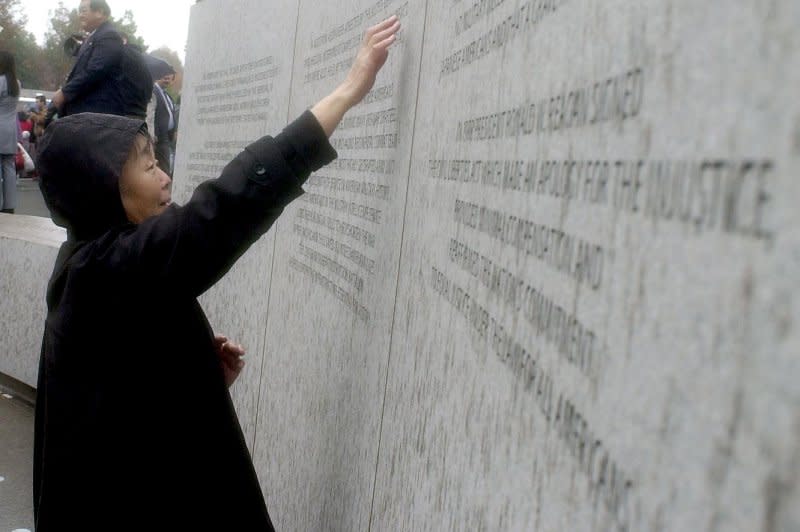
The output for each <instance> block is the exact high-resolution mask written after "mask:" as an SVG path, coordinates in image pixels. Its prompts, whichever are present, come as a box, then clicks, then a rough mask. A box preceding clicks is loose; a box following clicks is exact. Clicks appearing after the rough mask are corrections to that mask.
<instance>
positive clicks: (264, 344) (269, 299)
mask: <svg viewBox="0 0 800 532" xmlns="http://www.w3.org/2000/svg"><path fill="white" fill-rule="evenodd" d="M301 1H302V0H297V16H296V17H295V20H294V46H293V48H292V64H291V66H290V67H289V68H290V69H291V70H289V73H290V74H289V101H288V103H287V104H286V123H287V124H288V123H289V118H290V116H289V113H291V112H292V86H293V85H294V60H295V58H296V57H297V33H298V30H299V29H300V2H301ZM280 219H281V217H280V216H279V217H278V219H277V220H275V225H274V228H275V234H274V236H273V238H272V264H270V267H269V288H268V289H267V315H266V317H265V319H264V336H263V338H262V339H261V355H262V357H261V372H260V373H259V375H258V399H257V400H256V426H255V428H254V429H253V446H252V447H251V449H253V455H254V456H255V454H256V441H257V440H258V425H259V419H260V418H259V416H258V414H259V410H260V408H261V387H262V386H263V381H264V364H266V363H267V332H268V331H269V315H270V312H269V310H270V306H271V305H272V277H273V274H274V273H275V255H277V254H278V253H277V250H276V248H277V247H278V229H279V228H280Z"/></svg>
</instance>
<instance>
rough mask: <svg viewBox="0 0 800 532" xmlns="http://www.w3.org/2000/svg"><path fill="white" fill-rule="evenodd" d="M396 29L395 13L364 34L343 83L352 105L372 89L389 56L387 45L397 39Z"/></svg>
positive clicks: (397, 25)
mask: <svg viewBox="0 0 800 532" xmlns="http://www.w3.org/2000/svg"><path fill="white" fill-rule="evenodd" d="M398 31H400V19H398V18H397V15H392V16H391V17H389V18H387V19H386V20H384V21H383V22H380V23H378V24H376V25H374V26H372V27H371V28H370V29H368V30H367V32H366V33H365V34H364V40H363V42H362V43H361V48H360V49H359V50H358V55H356V60H355V61H354V62H353V66H352V67H351V68H350V73H349V74H348V75H347V79H346V80H345V82H344V84H343V86H344V88H345V90H346V91H349V93H350V98H351V104H352V105H356V104H357V103H359V102H360V101H361V100H363V99H364V96H366V95H367V93H368V92H369V91H370V89H372V86H373V85H374V84H375V77H376V76H377V75H378V72H379V71H380V69H381V67H383V65H384V64H385V63H386V58H388V57H389V47H390V46H391V45H392V44H393V43H394V42H395V40H397V32H398Z"/></svg>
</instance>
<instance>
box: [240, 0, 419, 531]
mask: <svg viewBox="0 0 800 532" xmlns="http://www.w3.org/2000/svg"><path fill="white" fill-rule="evenodd" d="M424 8H425V6H424V3H422V2H407V1H402V0H381V1H376V0H358V1H351V2H311V1H301V3H300V16H299V22H298V30H297V43H296V48H295V60H294V74H293V82H292V100H291V112H290V116H291V117H294V116H297V115H299V114H300V113H301V112H303V110H304V109H306V108H308V107H310V106H311V105H313V104H314V103H315V102H316V101H317V100H318V99H320V98H321V97H323V96H324V95H326V94H327V93H328V92H330V91H331V90H332V89H333V88H334V87H335V86H336V85H337V84H338V83H340V82H341V81H342V80H344V78H345V76H346V74H347V71H348V70H349V67H350V65H351V63H352V61H353V58H354V57H355V53H356V51H357V49H358V47H359V45H360V43H361V40H362V38H363V34H364V30H365V29H366V28H367V27H368V26H369V25H371V24H374V23H376V22H378V21H380V20H382V19H384V18H385V17H387V16H389V15H390V14H392V13H399V14H400V15H401V16H402V17H403V21H404V25H405V26H404V27H405V28H406V29H405V30H404V31H403V33H402V37H401V38H400V40H399V42H398V43H397V44H396V45H395V46H394V47H393V50H392V54H391V55H390V58H389V60H388V62H387V64H386V66H385V67H384V69H383V70H382V71H381V73H380V75H379V76H378V79H377V81H376V83H375V86H374V88H373V90H372V92H371V93H370V94H368V95H367V97H366V98H365V100H364V101H363V102H362V103H361V104H360V105H359V106H357V107H356V108H354V109H352V110H351V111H350V113H348V115H347V116H346V117H345V119H344V121H343V122H342V124H341V125H340V127H339V129H338V130H337V132H336V133H335V134H334V136H333V137H332V140H331V143H332V144H333V146H334V147H335V148H336V149H337V151H338V153H339V159H338V160H337V161H335V162H334V163H333V164H331V165H330V166H328V167H326V168H324V169H322V170H320V171H319V172H318V173H316V174H314V175H312V176H311V178H310V179H309V181H308V183H307V184H306V186H305V189H306V191H307V193H306V194H305V195H304V196H303V197H301V198H300V199H298V200H297V201H296V202H295V203H294V204H293V205H292V206H290V208H289V209H287V210H286V212H285V213H284V214H283V217H282V218H281V219H280V220H279V222H278V234H277V240H276V246H275V249H276V253H275V266H274V270H273V286H272V295H271V300H270V309H269V318H268V327H267V336H266V351H265V357H264V369H263V378H262V391H261V402H260V403H259V419H258V430H257V438H256V446H255V453H254V459H255V463H256V469H257V470H258V472H259V474H260V476H261V479H262V487H263V489H264V491H265V494H266V497H267V503H268V505H269V507H270V511H271V512H272V514H273V516H274V519H275V521H276V526H277V527H278V528H280V529H286V530H365V529H366V528H367V526H368V522H369V511H370V502H371V499H372V486H373V481H374V476H375V464H376V457H377V453H378V434H379V429H380V419H381V410H382V406H383V392H384V388H385V379H386V364H387V357H388V352H389V335H390V330H391V325H392V314H393V308H394V298H395V290H396V281H397V268H398V261H399V255H400V239H401V235H402V225H401V222H402V218H403V208H404V205H405V194H406V183H407V176H408V165H409V157H410V151H411V127H412V125H413V122H414V106H415V102H416V90H417V80H418V71H419V60H420V54H421V51H420V46H421V42H422V30H423V22H424Z"/></svg>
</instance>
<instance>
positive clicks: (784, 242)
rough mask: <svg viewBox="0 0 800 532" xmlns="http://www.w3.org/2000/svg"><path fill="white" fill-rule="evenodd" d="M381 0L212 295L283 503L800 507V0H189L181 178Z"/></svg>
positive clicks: (611, 517) (295, 524)
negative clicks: (302, 167)
mask: <svg viewBox="0 0 800 532" xmlns="http://www.w3.org/2000/svg"><path fill="white" fill-rule="evenodd" d="M232 11H235V12H237V13H242V14H246V16H245V17H242V18H241V19H238V18H237V20H240V22H237V23H236V24H221V23H220V21H221V20H223V18H225V17H228V18H229V15H230V13H231V12H232ZM392 13H398V14H399V15H400V16H401V18H402V21H403V27H404V29H403V30H402V33H401V37H400V39H399V42H398V43H397V44H396V45H395V46H394V48H393V50H392V53H391V56H390V59H389V61H388V63H387V65H386V66H385V67H384V69H383V71H382V72H381V74H380V75H379V77H378V80H377V82H376V84H375V87H374V89H373V90H372V92H371V93H370V94H369V95H368V96H367V97H366V99H365V101H364V102H362V103H361V104H360V105H359V106H357V107H356V108H354V109H352V110H351V111H350V113H348V115H347V116H346V118H345V119H344V121H343V122H342V124H341V125H340V127H339V128H338V130H337V131H336V133H335V134H334V135H333V137H332V139H331V143H332V145H333V146H334V147H335V148H336V149H337V151H338V153H339V158H338V159H337V160H336V161H335V162H334V163H332V164H331V165H329V166H327V167H326V168H324V169H322V170H320V171H319V172H317V173H316V174H314V175H312V176H311V178H310V179H309V181H308V183H307V184H306V185H305V187H304V188H305V189H306V192H307V193H306V194H305V195H304V196H303V197H301V198H300V199H298V200H297V201H296V202H294V203H293V204H292V205H291V206H290V207H289V208H288V209H287V210H286V211H285V212H284V214H283V216H282V217H281V218H280V219H279V221H278V223H277V225H276V227H275V228H273V230H271V231H270V232H269V233H268V234H267V235H266V236H265V237H264V238H263V239H262V240H261V241H260V242H259V243H258V244H257V245H256V246H254V248H253V249H252V250H250V251H249V252H248V253H247V254H246V255H245V257H244V258H243V259H242V261H240V262H239V263H238V264H237V265H236V267H234V269H233V270H232V271H231V272H230V273H229V274H228V275H227V276H226V277H225V279H223V280H222V281H221V282H220V283H219V284H218V285H217V286H216V287H215V288H213V289H212V290H210V291H209V292H208V293H207V294H205V295H204V296H203V297H202V299H201V301H202V303H203V306H204V308H205V309H206V311H207V312H208V314H209V317H210V319H211V321H212V324H213V325H214V327H215V329H216V330H217V331H218V332H224V333H226V334H227V335H229V336H230V337H231V338H233V339H235V340H237V341H241V342H242V343H245V345H246V346H247V347H248V351H249V354H248V360H249V363H248V367H247V369H246V371H245V373H244V374H243V376H242V378H241V379H240V380H239V382H237V384H236V385H235V386H234V387H233V388H232V394H233V396H234V398H235V401H236V404H237V408H238V411H239V414H240V417H241V420H242V425H243V427H244V428H245V432H246V433H247V435H248V438H249V440H250V441H251V442H252V447H251V449H252V452H253V459H254V463H255V465H256V469H257V471H258V473H259V476H260V478H261V483H262V487H263V490H264V493H265V496H266V498H267V504H268V506H269V507H270V511H271V513H272V514H273V518H274V520H275V522H276V525H277V526H278V527H279V528H280V529H287V530H370V529H372V530H543V531H560V530H626V531H628V530H630V531H633V530H654V531H658V530H748V531H750V530H762V531H778V530H781V531H783V530H786V531H789V530H798V529H800V486H799V485H798V484H799V483H800V384H798V381H799V380H800V333H798V329H797V327H796V326H795V322H797V321H798V319H800V302H798V295H799V294H800V210H798V209H797V208H796V205H795V204H796V203H797V201H798V200H799V199H800V180H798V171H799V170H800V103H798V99H797V97H796V93H797V88H798V87H800V33H798V32H797V31H796V28H795V26H796V22H797V21H800V4H798V3H797V2H794V1H792V0H775V1H773V2H768V3H764V2H756V1H753V0H750V1H746V0H735V1H733V2H721V1H711V2H692V1H690V0H670V1H655V0H643V1H638V2H634V1H631V0H614V1H609V2H602V3H598V2H589V1H587V0H527V1H526V0H516V1H513V2H505V1H503V0H497V1H480V0H474V1H468V0H441V1H431V0H428V1H422V0H351V1H344V0H341V1H339V0H337V1H329V2H324V3H323V2H310V1H308V0H296V1H291V2H290V1H283V2H272V3H270V5H269V7H268V8H265V7H264V3H262V2H256V1H248V0H241V1H237V2H222V1H221V0H205V1H204V2H202V3H200V4H198V5H196V6H195V7H194V8H193V14H192V22H191V30H190V42H189V47H188V50H187V61H186V62H187V69H186V72H187V74H186V81H185V85H184V87H185V88H184V96H183V108H182V122H181V129H180V139H179V145H178V155H177V161H176V162H177V173H176V178H175V189H176V197H177V198H178V199H179V200H187V199H188V198H189V197H190V193H191V190H192V189H193V188H194V187H195V186H196V185H197V184H198V183H200V182H201V181H202V180H204V179H207V178H211V177H215V176H216V175H217V174H218V173H219V170H220V169H221V168H222V166H223V165H224V163H225V162H226V161H227V160H229V159H230V158H231V157H232V156H233V155H235V153H236V150H238V149H240V148H241V147H243V146H244V145H246V143H247V142H248V141H250V140H253V139H255V138H257V137H258V136H260V135H263V134H267V133H275V132H278V131H279V130H280V129H281V128H282V127H283V126H284V125H285V124H286V123H288V122H289V121H290V120H292V119H293V118H294V117H296V116H297V115H299V114H300V113H301V112H302V111H303V110H305V109H307V108H308V107H310V106H311V105H313V104H314V103H315V102H316V101H317V100H318V99H320V98H321V97H322V96H324V95H325V94H327V93H328V92H329V91H330V90H332V89H333V88H334V87H335V86H336V84H337V83H338V82H340V81H341V80H342V79H343V78H344V76H345V75H346V72H347V70H348V68H349V65H350V63H351V61H352V59H353V57H354V55H355V51H356V49H357V47H358V44H359V42H360V39H361V36H362V34H363V30H364V29H365V28H366V27H367V26H369V25H371V24H373V23H375V22H377V21H379V20H381V19H383V18H385V17H386V16H388V15H390V14H392Z"/></svg>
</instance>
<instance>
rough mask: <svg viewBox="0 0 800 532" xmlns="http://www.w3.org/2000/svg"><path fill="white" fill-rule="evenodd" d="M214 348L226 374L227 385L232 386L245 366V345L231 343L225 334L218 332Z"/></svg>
mask: <svg viewBox="0 0 800 532" xmlns="http://www.w3.org/2000/svg"><path fill="white" fill-rule="evenodd" d="M214 350H215V351H216V352H217V356H218V357H219V360H220V364H221V365H222V371H223V373H224V374H225V386H227V387H228V388H230V387H231V385H232V384H233V383H234V382H235V381H236V379H237V378H238V377H239V374H240V373H241V372H242V368H244V360H242V358H243V357H244V355H245V351H244V347H242V346H241V345H239V344H234V343H231V342H229V341H228V339H227V338H226V337H225V336H222V335H219V334H218V335H216V336H214Z"/></svg>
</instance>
